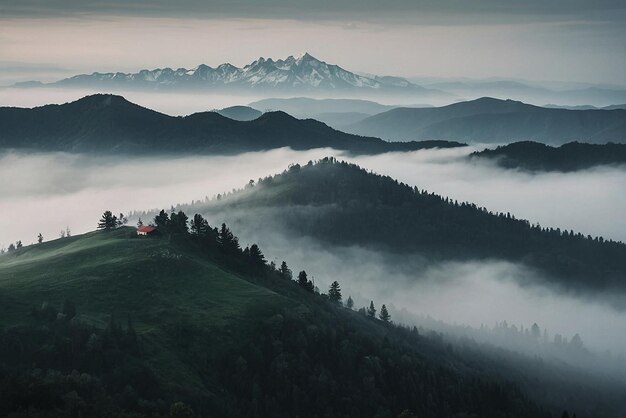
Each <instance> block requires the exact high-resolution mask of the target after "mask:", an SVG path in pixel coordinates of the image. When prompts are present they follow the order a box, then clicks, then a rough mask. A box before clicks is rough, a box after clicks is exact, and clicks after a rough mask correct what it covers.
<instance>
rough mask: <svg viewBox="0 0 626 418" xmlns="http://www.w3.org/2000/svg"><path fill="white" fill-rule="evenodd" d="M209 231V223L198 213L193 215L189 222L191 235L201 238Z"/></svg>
mask: <svg viewBox="0 0 626 418" xmlns="http://www.w3.org/2000/svg"><path fill="white" fill-rule="evenodd" d="M208 230H209V223H208V222H207V220H206V219H204V218H203V217H202V215H200V214H199V213H196V214H195V215H193V219H192V220H191V233H192V234H194V235H197V236H199V237H203V236H205V235H206V234H207V231H208Z"/></svg>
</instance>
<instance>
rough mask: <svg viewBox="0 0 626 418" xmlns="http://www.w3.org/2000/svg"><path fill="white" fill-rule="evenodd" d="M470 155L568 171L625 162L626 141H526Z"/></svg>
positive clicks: (510, 165)
mask: <svg viewBox="0 0 626 418" xmlns="http://www.w3.org/2000/svg"><path fill="white" fill-rule="evenodd" d="M471 158H479V159H480V158H485V159H490V160H494V161H495V162H496V163H497V164H498V165H500V166H501V167H504V168H514V169H522V170H528V171H561V172H568V171H577V170H584V169H587V168H591V167H596V166H604V165H618V164H626V144H613V143H608V144H601V145H600V144H585V143H580V142H570V143H567V144H564V145H561V146H560V147H551V146H548V145H544V144H540V143H538V142H530V141H525V142H516V143H513V144H509V145H505V146H500V147H497V148H495V149H485V150H484V151H479V152H474V153H472V154H471Z"/></svg>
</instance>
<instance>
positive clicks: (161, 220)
mask: <svg viewBox="0 0 626 418" xmlns="http://www.w3.org/2000/svg"><path fill="white" fill-rule="evenodd" d="M169 222H170V217H169V215H168V214H167V212H165V211H164V210H163V209H161V212H159V214H158V215H157V216H155V217H154V224H155V225H156V227H157V228H158V229H159V230H160V231H161V233H166V232H167V227H168V224H169Z"/></svg>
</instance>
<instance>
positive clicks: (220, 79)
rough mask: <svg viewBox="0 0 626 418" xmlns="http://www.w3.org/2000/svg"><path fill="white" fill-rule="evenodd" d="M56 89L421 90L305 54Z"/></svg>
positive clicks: (95, 79) (93, 78)
mask: <svg viewBox="0 0 626 418" xmlns="http://www.w3.org/2000/svg"><path fill="white" fill-rule="evenodd" d="M54 84H56V85H65V86H69V85H81V86H83V85H94V84H97V85H123V86H136V87H147V88H167V87H185V86H188V87H194V88H195V87H216V88H217V87H227V86H228V87H247V88H272V89H275V88H284V89H288V90H341V89H367V90H385V91H387V90H395V91H398V90H410V91H426V89H424V88H423V87H420V86H418V85H416V84H413V83H411V82H409V81H408V80H405V79H402V78H398V77H366V76H363V75H358V74H355V73H353V72H351V71H348V70H345V69H343V68H341V67H340V66H338V65H334V64H328V63H326V62H324V61H321V60H319V59H317V58H315V57H313V56H312V55H310V54H309V53H304V54H303V55H301V56H298V57H294V56H289V57H287V58H285V59H278V60H273V59H272V58H267V59H266V58H263V57H260V58H259V59H257V60H255V61H253V62H252V63H250V64H248V65H245V66H244V67H243V68H239V67H236V66H234V65H232V64H229V63H225V64H221V65H219V66H217V67H215V68H213V67H210V66H208V65H205V64H201V65H199V66H197V67H196V68H193V69H186V68H178V69H172V68H158V69H154V70H141V71H139V72H137V73H122V72H116V73H100V72H94V73H92V74H80V75H76V76H73V77H70V78H66V79H63V80H60V81H58V82H56V83H54Z"/></svg>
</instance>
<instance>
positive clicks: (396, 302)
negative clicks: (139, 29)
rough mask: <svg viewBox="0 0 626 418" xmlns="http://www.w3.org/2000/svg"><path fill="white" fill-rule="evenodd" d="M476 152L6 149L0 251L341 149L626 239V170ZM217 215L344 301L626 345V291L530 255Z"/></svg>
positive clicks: (500, 206)
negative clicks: (533, 261)
mask: <svg viewBox="0 0 626 418" xmlns="http://www.w3.org/2000/svg"><path fill="white" fill-rule="evenodd" d="M478 148H479V147H478ZM475 149H477V147H467V148H462V149H451V150H424V151H417V152H411V153H389V154H383V155H378V156H358V157H355V156H348V155H344V154H342V153H340V152H337V151H335V150H331V149H319V150H313V151H308V152H296V151H293V150H290V149H278V150H273V151H268V152H261V153H248V154H241V155H238V156H222V157H217V156H197V157H171V156H164V157H163V158H142V157H134V158H131V157H128V158H115V159H113V158H105V157H92V156H85V155H74V154H64V153H54V154H42V153H39V154H20V153H5V154H3V155H2V156H0V175H1V176H2V177H3V178H6V179H11V181H6V182H3V183H2V185H1V186H0V196H2V199H1V200H0V213H1V214H2V215H3V216H2V217H0V247H6V246H8V245H9V244H10V243H11V242H15V241H16V240H22V241H23V242H24V244H30V243H33V242H35V241H36V237H37V234H38V233H39V232H41V233H42V234H43V236H44V239H45V240H46V241H49V240H52V239H57V238H58V237H59V233H60V231H61V230H64V229H65V228H66V227H69V228H70V230H71V231H72V233H74V234H78V233H83V232H87V231H90V230H93V229H95V226H96V223H97V221H98V219H99V217H100V215H101V214H102V212H103V211H104V210H105V209H110V210H112V211H114V212H124V213H128V212H129V211H132V210H150V209H160V208H165V209H169V208H170V207H171V206H176V205H177V204H185V203H190V202H194V201H195V202H198V201H203V202H204V201H205V200H206V199H207V197H208V198H209V199H210V198H211V197H212V196H214V195H216V194H218V193H223V192H225V191H226V192H227V191H230V190H232V189H234V188H241V187H243V186H244V185H245V184H246V183H248V181H249V180H251V179H254V180H256V179H258V178H259V177H265V176H267V175H270V174H275V173H279V172H281V171H283V170H284V169H285V168H286V167H287V166H288V165H289V164H292V163H300V164H304V163H306V162H307V161H309V160H315V159H318V158H321V157H323V156H328V155H334V156H337V157H338V158H343V159H346V160H350V161H353V162H355V163H358V164H359V165H361V166H363V167H365V168H367V169H370V170H372V171H375V172H378V173H382V174H388V175H390V176H392V177H394V178H397V179H398V180H399V181H403V182H406V183H408V184H410V185H416V186H417V187H419V188H420V189H427V190H429V191H431V192H435V193H437V194H441V195H444V196H449V197H451V198H452V199H458V200H459V201H461V200H467V201H471V202H475V203H477V204H478V205H480V206H485V207H487V208H488V209H490V210H492V211H503V212H511V213H512V214H514V215H515V216H516V217H518V218H527V219H529V220H530V221H531V222H532V223H536V222H539V223H540V224H541V225H544V226H554V227H560V228H566V229H573V230H575V231H581V232H583V233H584V234H591V235H602V236H604V237H605V238H612V239H615V240H626V220H624V219H623V216H622V215H623V213H625V212H626V197H624V196H623V193H622V191H623V190H625V189H626V170H625V169H623V168H620V167H611V168H598V169H594V170H587V171H581V172H575V173H569V174H559V173H543V174H530V173H526V172H518V171H512V170H508V171H507V170H503V169H501V168H498V167H496V166H495V165H491V164H486V163H482V162H481V163H477V162H472V161H468V160H467V159H466V156H467V155H468V154H469V153H470V152H471V151H473V150H475ZM203 204H204V203H203ZM189 215H193V213H189ZM266 218H267V217H264V218H263V219H266ZM259 219H261V217H260V218H259ZM144 221H148V220H147V219H144ZM209 221H210V223H211V224H212V225H214V226H215V225H218V224H219V223H221V222H222V221H226V222H228V223H229V224H231V225H232V228H233V231H234V232H235V234H237V235H238V236H240V238H241V244H242V245H244V246H245V245H246V244H252V243H258V244H259V245H260V246H261V249H262V250H263V251H264V252H265V254H266V256H267V258H268V259H269V260H273V261H275V262H277V263H279V262H280V261H282V260H283V259H284V260H286V261H287V262H288V264H289V265H290V266H291V267H292V268H293V269H294V271H295V270H300V269H305V270H306V271H307V272H308V273H309V274H310V275H311V276H313V278H314V279H315V284H316V285H317V286H318V287H319V289H320V290H321V291H326V290H327V288H328V285H329V283H330V282H332V281H333V280H338V281H339V282H340V283H341V285H342V288H343V291H344V297H345V298H347V296H348V295H351V296H352V297H353V298H354V300H355V302H356V306H357V307H360V306H363V305H365V304H366V303H369V301H370V300H374V301H375V304H376V306H377V307H378V308H379V307H380V305H381V304H382V303H385V304H387V306H388V307H390V310H391V313H392V315H394V318H395V319H396V320H398V321H402V322H406V323H411V322H413V323H416V322H419V321H420V320H423V318H424V317H426V316H432V317H433V318H435V319H438V320H442V321H445V322H447V323H450V324H454V323H457V324H466V325H471V326H473V327H480V326H481V324H483V325H485V326H489V327H491V326H493V325H494V323H496V322H501V321H507V322H508V323H510V324H518V325H520V324H521V325H523V326H525V327H529V326H531V325H532V324H533V323H535V322H536V323H537V324H539V325H540V327H541V329H542V331H543V329H544V328H546V329H547V330H548V332H549V335H550V338H551V339H552V338H553V337H554V334H556V333H559V334H562V335H563V336H565V337H567V338H572V336H574V335H575V334H576V333H578V334H580V336H581V337H582V339H583V341H584V343H585V346H586V347H589V348H590V349H592V350H594V351H596V352H601V351H604V350H611V351H612V352H613V353H626V339H625V338H624V336H625V335H626V314H625V313H624V312H618V311H616V310H614V309H613V308H611V307H610V305H609V303H607V302H608V301H610V300H609V299H610V298H611V297H617V296H614V295H613V296H609V295H606V296H605V295H594V296H588V297H587V296H584V295H580V294H579V295H573V294H568V295H564V294H562V293H560V292H557V291H555V290H554V289H551V288H548V287H546V286H542V285H539V284H537V283H540V282H541V280H542V279H543V278H540V280H531V279H536V275H537V272H534V271H531V270H529V269H528V268H527V267H525V266H522V265H516V264H512V263H506V262H502V261H499V260H492V261H484V262H470V263H459V262H455V263H443V264H431V263H427V262H426V260H421V259H420V258H418V257H413V258H407V257H399V256H395V255H393V254H383V253H380V252H376V251H373V250H371V249H365V248H357V247H349V248H347V247H346V248H344V247H330V246H328V245H327V244H324V243H321V242H317V241H315V240H313V239H310V238H307V237H296V236H291V235H289V232H288V231H281V230H280V228H279V226H278V225H277V224H276V225H274V224H272V223H267V222H261V223H260V224H255V225H252V224H249V223H246V222H243V221H242V220H241V217H238V216H237V214H236V213H226V214H216V213H211V214H209ZM134 222H136V219H133V220H131V223H133V224H134ZM295 273H296V274H297V271H295ZM420 318H421V319H420Z"/></svg>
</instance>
